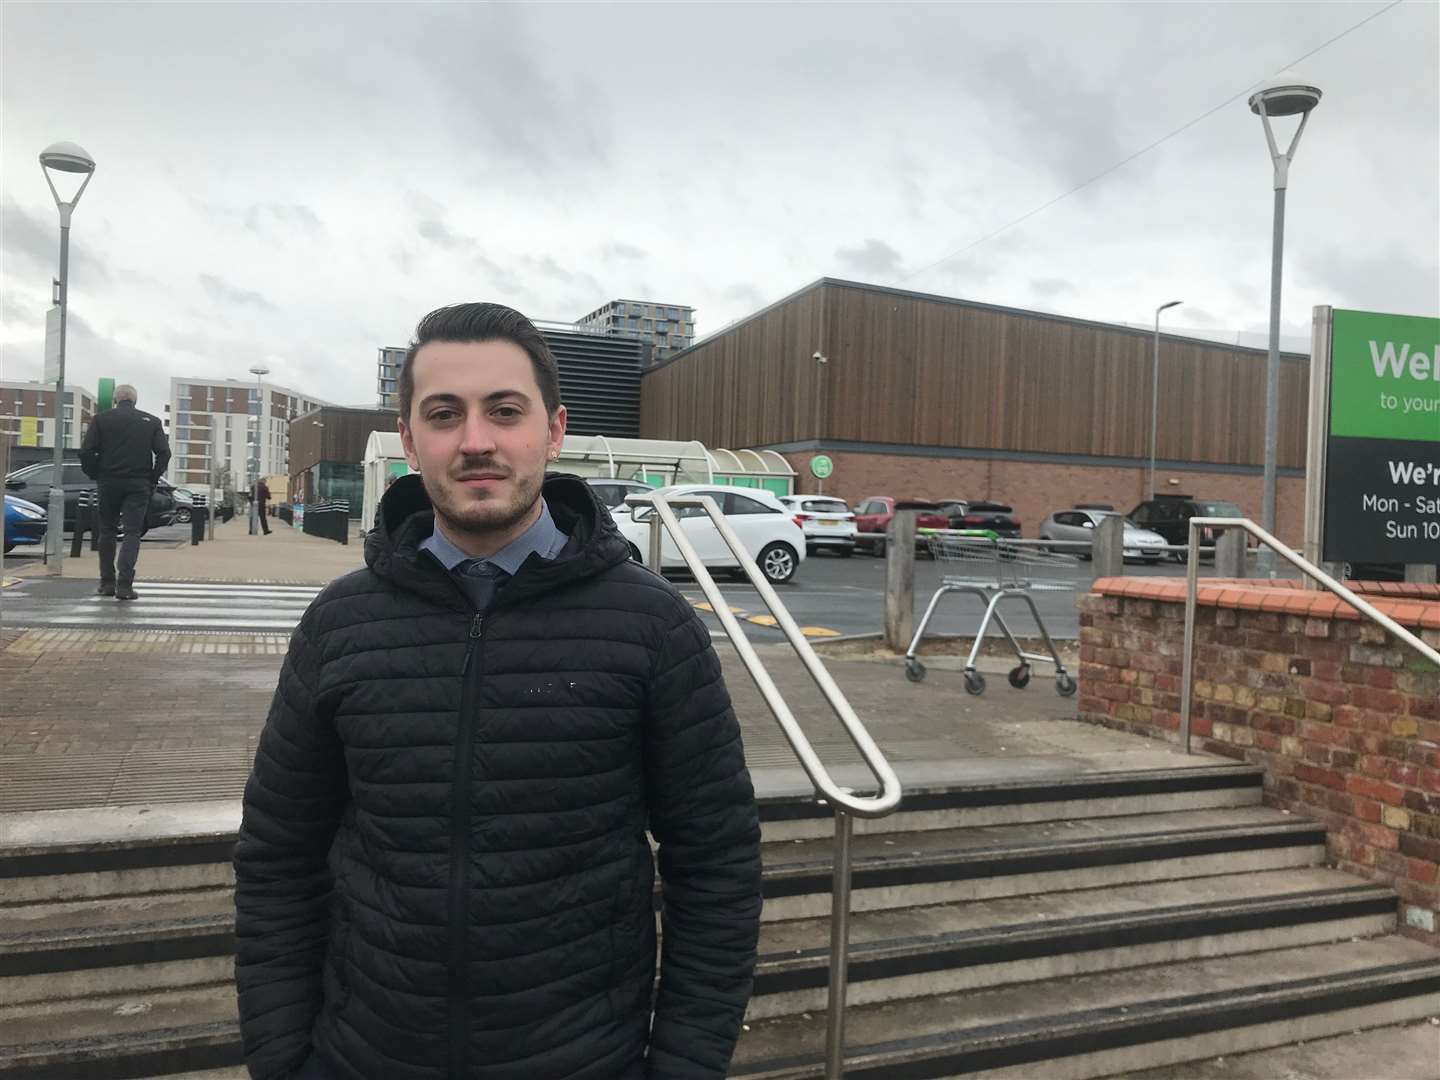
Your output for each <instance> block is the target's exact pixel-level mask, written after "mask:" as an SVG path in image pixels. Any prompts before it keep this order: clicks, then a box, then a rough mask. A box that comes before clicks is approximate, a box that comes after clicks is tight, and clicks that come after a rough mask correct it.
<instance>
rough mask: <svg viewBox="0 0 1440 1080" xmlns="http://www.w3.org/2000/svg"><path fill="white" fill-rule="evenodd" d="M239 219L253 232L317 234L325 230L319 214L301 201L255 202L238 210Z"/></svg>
mask: <svg viewBox="0 0 1440 1080" xmlns="http://www.w3.org/2000/svg"><path fill="white" fill-rule="evenodd" d="M239 213H240V220H241V221H243V222H244V223H245V227H246V228H247V229H249V230H250V231H251V232H253V233H259V234H269V233H273V232H276V231H284V232H296V231H298V232H303V233H306V234H308V235H310V236H312V237H313V236H318V235H320V234H321V233H323V232H324V231H325V226H324V225H323V224H321V222H320V218H319V216H318V215H317V214H316V213H315V211H314V210H312V209H310V207H308V206H306V205H304V204H303V203H279V202H269V203H257V204H255V205H254V206H247V207H245V209H243V210H241V211H240V212H239Z"/></svg>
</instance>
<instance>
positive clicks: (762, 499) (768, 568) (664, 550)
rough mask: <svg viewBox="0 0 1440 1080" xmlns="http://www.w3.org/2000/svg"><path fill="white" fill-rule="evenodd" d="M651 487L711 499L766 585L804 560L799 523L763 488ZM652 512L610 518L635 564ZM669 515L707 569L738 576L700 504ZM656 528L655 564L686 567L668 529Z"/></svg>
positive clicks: (641, 509) (788, 575)
mask: <svg viewBox="0 0 1440 1080" xmlns="http://www.w3.org/2000/svg"><path fill="white" fill-rule="evenodd" d="M651 490H652V491H654V492H656V493H657V494H665V495H708V496H710V497H711V498H712V499H714V500H715V504H716V506H717V507H718V508H719V510H720V513H721V514H723V515H724V516H725V520H726V522H727V523H728V524H729V525H730V527H731V528H732V529H734V530H735V532H736V534H737V535H738V536H739V537H740V542H741V543H742V544H743V545H744V546H745V551H746V552H747V553H748V554H749V556H750V557H751V558H752V559H754V560H755V564H756V565H757V566H759V567H760V572H761V573H762V574H763V575H765V579H766V580H767V581H769V582H770V583H771V584H772V585H780V584H783V583H785V582H787V581H789V580H791V579H792V578H793V577H794V576H795V571H796V570H798V569H799V568H800V564H801V563H802V562H803V561H804V560H805V533H804V531H803V530H802V529H801V527H800V522H799V521H798V520H796V516H795V515H794V514H793V513H791V511H790V509H789V508H788V507H786V506H785V504H784V503H782V502H781V501H780V500H779V498H778V497H776V496H774V495H772V494H770V492H768V491H763V490H761V489H759V488H744V489H735V488H725V487H712V486H710V485H708V484H676V485H672V486H670V487H662V488H653V489H651ZM653 513H654V510H653V509H652V508H651V507H648V506H638V507H635V508H633V509H632V511H631V513H629V514H621V515H618V516H617V517H616V518H615V525H616V527H617V528H618V529H619V530H620V534H621V535H622V536H624V537H625V539H626V540H627V541H629V543H630V555H631V558H633V559H635V560H636V561H637V562H644V561H645V558H644V556H643V555H642V552H647V551H649V548H650V528H651V525H650V516H651V515H652V514H653ZM674 514H675V517H676V518H677V519H678V520H679V523H680V528H681V530H683V532H684V534H685V538H686V539H687V540H689V541H690V544H691V546H692V547H694V548H695V552H696V554H698V555H699V556H700V561H701V562H702V563H703V564H704V565H705V566H706V568H707V569H709V568H713V569H718V570H730V569H733V570H735V571H736V572H738V573H742V574H743V571H741V570H740V564H739V562H738V560H737V559H736V558H735V554H734V552H732V551H731V550H730V546H729V545H728V544H727V543H725V540H724V538H723V537H721V535H720V530H719V529H717V528H715V526H714V524H713V523H712V522H711V520H710V515H708V514H707V513H706V512H705V511H704V509H703V508H702V507H699V506H677V507H675V508H674ZM661 531H662V533H663V536H662V539H661V549H660V565H661V567H662V568H664V569H666V570H670V569H675V570H684V569H686V566H685V560H684V559H682V558H681V557H680V549H679V548H677V547H676V546H675V541H674V540H673V539H672V538H671V536H670V534H669V531H668V530H666V529H664V528H663V526H662V527H661Z"/></svg>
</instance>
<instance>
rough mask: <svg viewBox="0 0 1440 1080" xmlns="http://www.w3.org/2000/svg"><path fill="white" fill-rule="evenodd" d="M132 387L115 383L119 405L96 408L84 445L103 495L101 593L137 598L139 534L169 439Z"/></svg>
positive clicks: (87, 467)
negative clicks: (119, 539) (119, 537)
mask: <svg viewBox="0 0 1440 1080" xmlns="http://www.w3.org/2000/svg"><path fill="white" fill-rule="evenodd" d="M135 401H136V394H135V388H134V387H133V386H117V387H116V388H115V407H114V408H112V409H106V410H105V411H104V412H101V413H97V414H96V416H95V418H94V419H93V420H91V421H90V429H89V430H88V431H87V432H86V433H85V442H84V444H83V445H82V446H81V447H80V468H81V469H82V470H84V473H85V475H86V476H88V477H90V479H92V480H94V481H95V482H96V486H97V487H98V488H99V494H100V540H99V544H98V545H97V546H98V547H99V549H100V587H99V588H98V589H97V590H96V592H98V593H99V594H100V595H101V596H113V597H115V599H117V600H134V599H136V595H137V594H136V592H135V562H136V560H137V559H138V558H139V557H140V534H141V533H143V532H144V531H145V515H146V512H147V511H148V510H149V508H150V496H151V495H152V494H154V491H155V485H156V484H158V483H159V482H160V478H161V477H162V476H164V475H165V467H166V466H167V465H169V464H170V440H169V439H167V438H166V437H165V425H164V424H162V423H161V422H160V419H159V417H155V416H151V415H150V414H149V413H147V412H141V411H140V410H139V409H137V408H136V407H135ZM122 525H123V526H124V529H125V542H124V543H123V544H121V545H120V561H119V565H118V566H117V565H116V561H115V534H116V531H117V530H118V529H119V528H120V527H121V526H122Z"/></svg>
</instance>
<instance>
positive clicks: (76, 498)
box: [5, 461, 176, 532]
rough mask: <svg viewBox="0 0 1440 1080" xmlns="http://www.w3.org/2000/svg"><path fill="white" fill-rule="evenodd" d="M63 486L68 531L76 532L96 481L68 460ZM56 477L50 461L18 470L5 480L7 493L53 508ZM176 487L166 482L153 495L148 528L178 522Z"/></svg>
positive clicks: (162, 481)
mask: <svg viewBox="0 0 1440 1080" xmlns="http://www.w3.org/2000/svg"><path fill="white" fill-rule="evenodd" d="M61 469H62V472H61V486H62V487H63V488H64V490H65V520H64V522H63V523H62V526H61V527H62V528H63V529H64V530H65V532H74V531H75V512H76V509H77V508H78V507H79V505H80V496H81V495H82V494H83V493H86V492H89V493H91V494H92V495H93V494H94V493H95V492H96V491H97V488H96V485H95V481H94V480H91V479H90V477H88V476H86V475H85V472H84V470H82V469H81V468H80V463H79V462H78V461H66V462H63V463H62V465H61ZM54 475H55V466H54V465H53V464H52V463H50V462H41V463H40V464H37V465H27V466H26V467H25V468H23V469H16V470H15V471H14V472H12V473H10V474H9V475H8V476H6V477H5V493H6V494H7V495H15V496H17V497H18V498H21V499H25V500H26V501H28V502H32V503H35V504H36V505H37V506H49V505H50V482H51V478H52V477H53V476H54ZM172 491H173V488H172V487H171V485H170V483H169V482H168V481H166V480H164V479H162V480H161V481H160V483H159V484H157V485H156V486H155V490H154V491H152V492H151V494H150V505H149V507H147V509H146V512H145V528H146V529H147V530H148V529H158V528H160V527H162V526H165V525H170V524H173V523H174V521H175V507H176V500H175V497H174V496H173V495H172V494H171V492H172Z"/></svg>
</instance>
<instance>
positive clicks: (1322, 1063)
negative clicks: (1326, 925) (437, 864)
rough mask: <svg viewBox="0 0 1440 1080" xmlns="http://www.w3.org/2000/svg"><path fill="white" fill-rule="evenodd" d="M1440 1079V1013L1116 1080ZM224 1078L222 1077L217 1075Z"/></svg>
mask: <svg viewBox="0 0 1440 1080" xmlns="http://www.w3.org/2000/svg"><path fill="white" fill-rule="evenodd" d="M1361 1077H1364V1078H1368V1080H1440V1016H1432V1017H1431V1018H1430V1019H1429V1020H1422V1021H1421V1022H1420V1023H1418V1024H1404V1025H1396V1026H1394V1027H1380V1028H1369V1029H1366V1030H1362V1031H1350V1032H1346V1033H1345V1034H1343V1035H1331V1036H1330V1037H1329V1038H1325V1039H1316V1040H1314V1041H1313V1042H1302V1043H1297V1044H1295V1045H1291V1046H1284V1047H1278V1048H1274V1049H1270V1050H1254V1051H1252V1052H1250V1053H1248V1054H1226V1055H1224V1056H1223V1057H1215V1058H1209V1059H1207V1060H1204V1061H1187V1062H1185V1063H1184V1064H1182V1065H1165V1066H1162V1067H1160V1068H1158V1069H1144V1070H1142V1071H1141V1072H1128V1073H1124V1074H1122V1075H1121V1076H1117V1077H1115V1080H1281V1078H1283V1080H1359V1078H1361ZM217 1080H219V1078H217Z"/></svg>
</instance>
